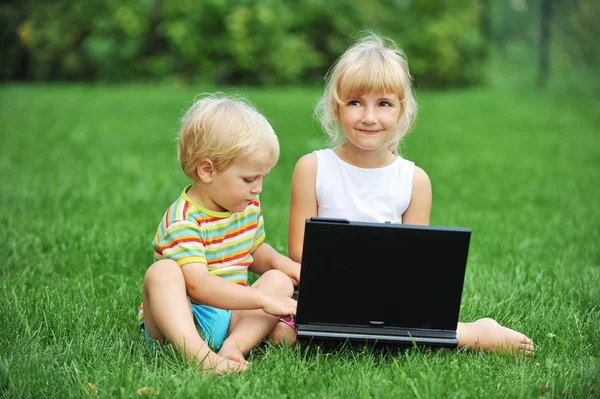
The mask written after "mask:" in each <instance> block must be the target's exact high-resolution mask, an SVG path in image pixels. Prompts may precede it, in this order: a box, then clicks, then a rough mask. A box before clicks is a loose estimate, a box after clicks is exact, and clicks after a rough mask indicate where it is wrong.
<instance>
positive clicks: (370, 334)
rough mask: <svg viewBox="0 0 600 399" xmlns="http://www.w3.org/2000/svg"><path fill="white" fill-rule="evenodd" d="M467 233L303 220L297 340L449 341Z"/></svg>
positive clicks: (438, 343) (453, 339)
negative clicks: (304, 225)
mask: <svg viewBox="0 0 600 399" xmlns="http://www.w3.org/2000/svg"><path fill="white" fill-rule="evenodd" d="M470 239H471V230H470V229H467V228H455V227H435V226H414V225H403V224H392V223H363V222H353V221H348V220H345V219H327V218H317V217H313V218H310V219H307V220H306V229H305V232H304V248H303V253H302V270H301V274H300V285H299V287H298V309H297V314H296V332H297V334H298V340H299V341H300V342H301V343H302V342H304V343H306V342H319V341H338V343H339V342H346V341H348V342H349V343H351V344H352V343H359V344H363V343H366V344H369V343H373V344H376V345H381V344H384V345H400V346H404V345H411V346H412V345H414V344H417V345H427V346H443V347H456V345H457V336H456V326H457V323H458V315H459V312H460V301H461V296H462V289H463V283H464V276H465V268H466V265H467V256H468V252H469V242H470ZM330 343H331V342H330Z"/></svg>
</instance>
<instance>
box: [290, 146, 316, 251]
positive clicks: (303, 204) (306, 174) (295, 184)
mask: <svg viewBox="0 0 600 399" xmlns="http://www.w3.org/2000/svg"><path fill="white" fill-rule="evenodd" d="M316 179H317V156H316V155H315V154H313V153H311V154H307V155H305V156H303V157H302V158H300V160H299V161H298V163H296V167H295V168H294V175H293V177H292V198H291V202H290V220H289V231H288V252H289V254H290V258H292V260H294V261H296V262H298V263H302V247H303V244H304V225H305V223H306V219H308V218H310V217H313V216H317V212H318V208H317V194H316V192H315V184H316Z"/></svg>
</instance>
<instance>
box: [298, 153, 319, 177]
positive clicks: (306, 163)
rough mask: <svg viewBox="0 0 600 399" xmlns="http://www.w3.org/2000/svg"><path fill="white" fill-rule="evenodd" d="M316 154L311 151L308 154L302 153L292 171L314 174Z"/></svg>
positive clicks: (316, 161)
mask: <svg viewBox="0 0 600 399" xmlns="http://www.w3.org/2000/svg"><path fill="white" fill-rule="evenodd" d="M317 164H318V160H317V154H316V153H314V152H311V153H310V154H306V155H304V156H303V157H302V158H300V159H299V160H298V162H296V167H295V169H294V173H295V174H296V173H299V174H314V173H316V171H317Z"/></svg>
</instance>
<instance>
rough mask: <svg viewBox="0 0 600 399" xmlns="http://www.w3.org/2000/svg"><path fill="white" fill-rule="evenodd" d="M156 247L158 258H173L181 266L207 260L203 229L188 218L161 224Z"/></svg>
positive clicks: (205, 262)
mask: <svg viewBox="0 0 600 399" xmlns="http://www.w3.org/2000/svg"><path fill="white" fill-rule="evenodd" d="M159 236H160V237H157V239H158V240H157V245H156V246H155V248H154V251H155V254H156V257H157V258H160V259H171V260H174V261H175V262H177V263H178V264H179V266H183V265H186V264H188V263H204V264H207V261H206V245H205V240H204V237H203V234H202V230H201V229H200V228H199V227H198V225H196V224H194V223H192V222H189V221H187V220H182V221H177V222H175V223H172V224H171V225H169V226H167V227H164V226H161V228H160V231H159Z"/></svg>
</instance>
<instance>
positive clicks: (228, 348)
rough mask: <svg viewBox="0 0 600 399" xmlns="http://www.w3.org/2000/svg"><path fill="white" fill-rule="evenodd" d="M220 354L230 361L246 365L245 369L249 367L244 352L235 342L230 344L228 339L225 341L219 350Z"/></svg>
mask: <svg viewBox="0 0 600 399" xmlns="http://www.w3.org/2000/svg"><path fill="white" fill-rule="evenodd" d="M219 356H223V357H224V358H226V359H229V360H230V361H233V362H236V363H239V364H241V365H243V366H244V370H246V369H247V368H248V361H247V360H246V359H244V354H243V353H242V351H240V348H238V346H237V345H235V343H233V344H230V343H228V342H227V341H225V342H224V343H223V345H222V346H221V349H220V350H219Z"/></svg>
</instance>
